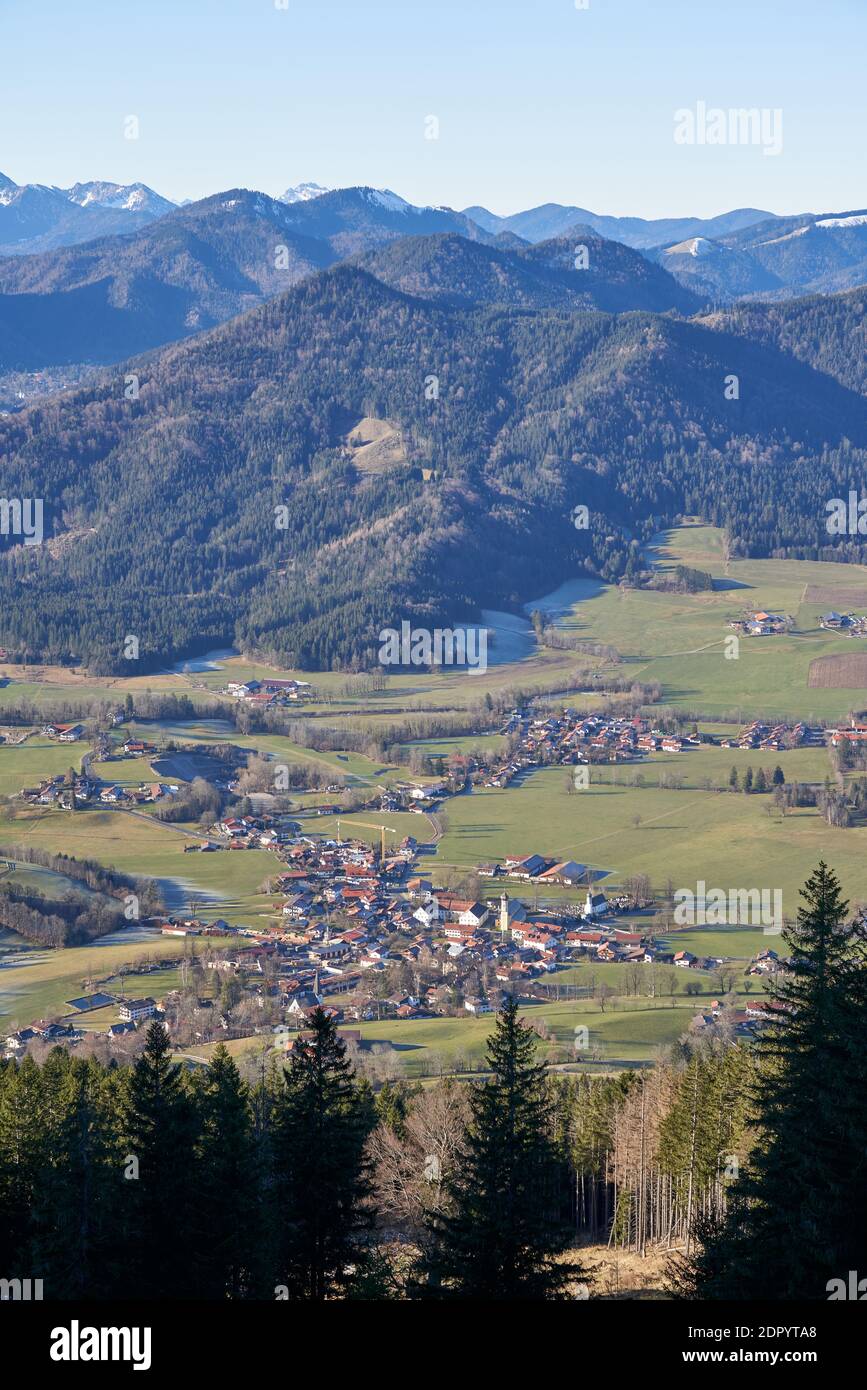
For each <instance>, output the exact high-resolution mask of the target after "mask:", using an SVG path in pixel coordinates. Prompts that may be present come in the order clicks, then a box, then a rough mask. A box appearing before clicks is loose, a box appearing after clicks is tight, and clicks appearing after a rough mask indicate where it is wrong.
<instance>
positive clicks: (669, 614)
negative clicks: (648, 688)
mask: <svg viewBox="0 0 867 1390" xmlns="http://www.w3.org/2000/svg"><path fill="white" fill-rule="evenodd" d="M651 556H652V559H653V560H654V562H655V564H656V565H657V566H658V568H660V569H661V570H663V571H664V570H671V569H672V568H673V567H674V566H675V565H677V564H684V565H688V566H690V567H692V568H695V569H700V570H704V571H705V572H706V573H709V574H711V575H713V577H714V579H715V580H716V582H717V587H716V588H715V589H714V590H713V591H712V592H708V593H698V594H672V593H665V592H657V591H653V590H638V589H629V588H625V587H621V586H615V585H608V586H603V588H602V589H601V591H599V587H598V586H595V585H590V584H588V582H587V581H578V585H577V586H576V590H577V592H576V601H575V602H572V603H567V604H564V605H563V607H562V610H561V612H560V614H559V619H558V622H559V626H561V627H562V628H563V629H564V630H565V631H567V632H570V633H572V634H573V635H575V636H579V637H581V638H584V639H586V640H588V641H596V642H609V643H611V644H612V645H613V646H615V647H616V648H617V650H618V651H619V652H620V653H621V655H622V656H623V657H624V658H625V660H626V663H627V666H628V671H629V674H630V675H634V676H635V678H636V679H637V680H641V681H645V682H652V681H658V682H659V683H660V684H661V685H662V686H663V687H664V693H663V699H664V702H665V703H667V704H672V705H679V706H681V707H683V708H684V709H686V710H690V711H693V710H695V711H698V712H700V713H701V714H704V715H706V716H708V715H709V716H714V715H724V714H727V713H728V714H736V715H737V717H739V718H742V719H744V720H746V719H751V718H755V717H756V716H759V715H765V714H767V715H773V716H777V717H779V718H785V717H793V718H794V717H801V718H805V719H810V718H813V719H829V720H835V719H839V718H843V717H845V715H846V714H847V713H848V711H849V710H850V709H851V708H853V707H857V706H858V705H859V703H860V702H862V701H863V702H864V703H867V691H865V690H858V689H855V690H851V691H847V690H821V689H813V688H809V687H808V685H807V676H808V672H809V667H810V663H811V662H812V661H813V660H814V658H815V657H817V656H829V655H833V654H835V653H838V652H842V653H847V654H848V653H851V652H852V651H853V650H855V651H860V650H862V646H861V643H860V642H859V641H857V640H856V639H853V638H848V637H841V636H840V635H838V634H834V633H833V632H829V631H825V630H823V629H822V628H820V627H819V621H818V620H819V617H820V615H821V614H822V613H825V612H827V611H828V610H829V609H831V608H835V607H836V608H838V609H840V610H841V611H852V610H853V609H854V611H861V612H864V611H867V603H865V604H863V605H861V607H860V609H859V608H858V607H857V606H855V605H853V604H852V603H851V602H849V601H847V598H846V591H852V590H857V589H862V590H864V592H865V595H867V567H864V566H862V565H845V564H833V563H825V562H815V561H807V560H804V561H801V560H732V561H730V562H729V563H728V565H726V562H725V559H724V556H723V548H722V533H721V532H720V531H718V530H717V529H715V528H714V527H709V526H684V527H680V528H678V529H677V530H673V531H668V532H666V533H665V535H664V536H663V537H660V538H659V540H658V542H657V543H656V545H655V546H654V547H653V549H652V552H651ZM810 586H822V588H823V589H824V590H826V591H827V593H828V596H827V597H826V598H824V599H823V601H822V602H819V603H816V602H808V601H807V592H808V588H809V587H810ZM569 589H570V586H569V585H564V586H563V593H562V597H564V598H565V599H566V600H568V598H569ZM834 591H837V592H838V593H839V595H840V597H839V598H838V599H835V598H834V597H833V594H834ZM585 592H586V593H591V592H592V596H589V597H586V598H583V597H582V594H583V593H585ZM744 610H748V611H749V612H759V611H765V612H769V613H785V614H788V615H789V616H790V617H791V618H793V619H794V628H793V631H792V632H791V633H789V634H786V635H785V636H779V637H770V636H769V637H741V638H740V642H739V654H738V657H737V658H736V659H727V657H726V655H725V652H726V638H728V637H730V636H731V635H732V632H731V629H730V628H729V627H728V623H729V621H730V620H731V619H732V618H737V617H739V616H741V615H742V613H743V611H744ZM863 649H864V650H867V646H865V647H864V648H863Z"/></svg>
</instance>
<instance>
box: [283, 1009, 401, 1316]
mask: <svg viewBox="0 0 867 1390" xmlns="http://www.w3.org/2000/svg"><path fill="white" fill-rule="evenodd" d="M308 1029H309V1031H308V1034H307V1036H302V1037H299V1038H298V1039H296V1041H295V1043H294V1045H293V1048H292V1052H291V1054H290V1057H289V1067H288V1070H287V1073H286V1076H285V1080H284V1081H283V1083H282V1090H281V1092H280V1094H279V1095H278V1098H277V1103H276V1106H275V1113H274V1116H273V1126H274V1129H273V1136H272V1147H273V1153H274V1162H275V1171H274V1181H273V1187H272V1201H273V1210H272V1211H271V1213H270V1216H271V1220H272V1221H274V1222H275V1223H276V1224H277V1226H278V1253H277V1268H276V1280H277V1283H278V1284H280V1285H283V1286H285V1289H286V1292H287V1295H288V1297H289V1298H291V1299H296V1298H302V1299H315V1300H319V1299H324V1298H332V1297H335V1296H339V1295H341V1294H346V1293H347V1292H348V1291H349V1289H350V1287H351V1285H352V1282H353V1276H354V1274H355V1273H357V1272H358V1271H359V1270H360V1269H361V1267H362V1266H363V1264H364V1255H365V1251H364V1244H363V1240H362V1234H363V1232H364V1230H365V1228H366V1227H367V1226H368V1224H369V1219H370V1218H369V1212H368V1209H367V1207H366V1205H365V1203H366V1200H367V1197H368V1195H369V1191H370V1172H369V1162H368V1159H367V1155H366V1143H367V1139H368V1136H369V1135H370V1133H371V1131H372V1129H373V1127H374V1124H375V1115H374V1110H373V1103H372V1100H371V1098H370V1094H369V1091H368V1089H367V1088H366V1087H365V1086H362V1085H360V1084H359V1082H358V1081H356V1079H355V1075H354V1072H353V1070H352V1066H351V1065H350V1063H349V1062H348V1061H347V1059H346V1044H345V1043H344V1042H342V1041H341V1039H340V1038H339V1037H338V1035H337V1028H336V1025H335V1023H334V1020H333V1019H332V1018H330V1017H329V1015H328V1014H326V1013H325V1011H324V1010H323V1009H321V1008H320V1009H314V1010H313V1011H312V1013H311V1014H310V1016H309V1020H308Z"/></svg>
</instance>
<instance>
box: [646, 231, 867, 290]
mask: <svg viewBox="0 0 867 1390" xmlns="http://www.w3.org/2000/svg"><path fill="white" fill-rule="evenodd" d="M652 254H653V256H654V259H655V260H656V261H657V262H658V263H659V264H660V265H663V266H665V268H666V270H670V271H671V273H672V275H674V276H675V277H676V278H677V279H678V280H679V281H680V282H681V284H683V285H686V286H688V287H689V288H690V289H692V290H694V291H695V292H696V293H697V294H701V295H705V296H708V295H709V296H712V297H714V298H723V299H743V298H751V299H788V298H791V297H792V296H793V295H801V294H812V293H822V294H828V293H833V292H834V291H836V290H846V289H850V288H852V287H853V286H855V285H861V284H864V282H865V281H867V211H865V210H864V209H857V210H855V211H853V212H842V213H839V212H838V213H835V212H830V213H829V212H826V213H816V214H812V213H810V214H804V215H803V216H800V217H785V218H775V219H773V220H772V221H766V222H761V223H759V224H758V226H753V227H746V228H743V229H742V230H740V231H737V232H733V233H731V234H729V235H726V236H723V237H721V238H720V239H719V240H712V239H709V238H708V237H707V236H705V235H701V236H691V237H689V238H687V239H685V240H683V241H680V242H678V243H677V244H675V245H672V246H666V247H662V248H660V249H657V250H656V251H655V252H653V253H652Z"/></svg>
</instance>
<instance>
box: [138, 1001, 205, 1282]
mask: <svg viewBox="0 0 867 1390" xmlns="http://www.w3.org/2000/svg"><path fill="white" fill-rule="evenodd" d="M170 1053H171V1043H170V1042H169V1037H168V1034H167V1032H166V1030H165V1028H164V1027H163V1025H162V1024H161V1023H152V1024H151V1025H150V1027H149V1028H148V1031H147V1039H146V1043H145V1050H144V1052H143V1053H142V1055H141V1057H140V1058H139V1060H138V1061H137V1062H136V1064H135V1066H134V1067H133V1069H132V1074H131V1076H130V1078H129V1082H128V1094H127V1097H126V1116H125V1124H124V1134H123V1140H124V1154H123V1157H122V1161H123V1164H124V1180H125V1183H126V1188H127V1190H128V1194H129V1195H128V1199H127V1203H126V1233H125V1234H126V1236H127V1239H128V1255H129V1259H128V1280H129V1283H130V1284H131V1288H129V1289H128V1296H130V1297H139V1298H191V1297H194V1296H195V1293H196V1289H195V1286H194V1275H195V1260H194V1250H193V1248H192V1241H191V1231H190V1221H191V1208H192V1201H193V1195H194V1192H195V1188H196V1173H195V1166H194V1161H195V1154H194V1137H195V1131H194V1122H195V1116H194V1110H193V1104H192V1101H191V1098H190V1095H189V1093H188V1091H187V1087H186V1085H185V1082H184V1077H183V1074H182V1071H181V1067H180V1065H179V1064H177V1063H173V1062H172V1061H171V1059H170Z"/></svg>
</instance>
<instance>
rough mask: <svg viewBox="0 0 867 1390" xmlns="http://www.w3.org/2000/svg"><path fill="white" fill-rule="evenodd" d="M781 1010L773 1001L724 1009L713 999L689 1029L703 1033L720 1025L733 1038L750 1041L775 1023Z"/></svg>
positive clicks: (756, 1002)
mask: <svg viewBox="0 0 867 1390" xmlns="http://www.w3.org/2000/svg"><path fill="white" fill-rule="evenodd" d="M783 1008H784V1006H783V1005H782V1004H780V1003H778V1002H777V1001H776V1000H774V999H764V998H762V999H754V1000H750V1001H748V1003H747V1004H745V1005H744V1007H743V1008H742V1009H731V1008H726V1007H725V1006H724V1005H723V1004H721V1003H720V1001H719V1000H718V999H713V1000H711V1002H710V1004H709V1006H708V1007H707V1009H703V1010H701V1012H700V1013H697V1014H696V1016H695V1018H694V1019H693V1020H692V1023H691V1024H690V1027H691V1029H692V1030H693V1032H705V1031H706V1030H707V1029H711V1028H715V1027H719V1026H720V1025H722V1026H723V1027H724V1028H726V1029H727V1030H730V1031H731V1034H732V1036H733V1037H735V1038H741V1039H743V1040H745V1041H750V1040H751V1039H753V1038H755V1037H756V1036H757V1035H758V1034H759V1033H760V1032H762V1030H763V1029H765V1028H767V1027H768V1025H769V1024H770V1023H774V1022H776V1020H777V1018H778V1017H779V1015H780V1013H781V1012H782V1011H783Z"/></svg>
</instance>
